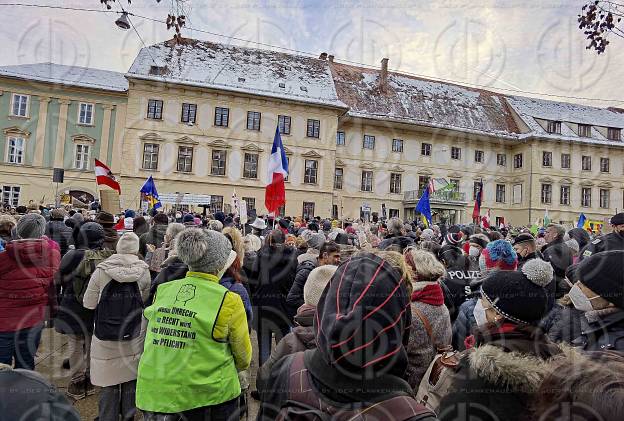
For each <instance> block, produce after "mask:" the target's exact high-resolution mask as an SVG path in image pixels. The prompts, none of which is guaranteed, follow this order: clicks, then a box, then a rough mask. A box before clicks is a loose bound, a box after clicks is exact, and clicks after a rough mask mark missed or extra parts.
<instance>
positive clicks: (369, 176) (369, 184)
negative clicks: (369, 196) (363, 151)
mask: <svg viewBox="0 0 624 421" xmlns="http://www.w3.org/2000/svg"><path fill="white" fill-rule="evenodd" d="M360 188H361V190H362V191H373V172H372V171H362V185H361V186H360Z"/></svg>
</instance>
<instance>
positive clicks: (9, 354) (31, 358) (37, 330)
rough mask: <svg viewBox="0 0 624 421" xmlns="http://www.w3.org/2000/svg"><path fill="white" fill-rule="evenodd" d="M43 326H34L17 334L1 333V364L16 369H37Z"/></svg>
mask: <svg viewBox="0 0 624 421" xmlns="http://www.w3.org/2000/svg"><path fill="white" fill-rule="evenodd" d="M42 329H43V325H38V326H33V327H29V328H26V329H21V330H16V331H15V332H0V363H2V364H7V365H12V364H13V360H15V368H25V369H27V370H34V369H35V354H36V353H37V348H39V342H40V341H41V330H42Z"/></svg>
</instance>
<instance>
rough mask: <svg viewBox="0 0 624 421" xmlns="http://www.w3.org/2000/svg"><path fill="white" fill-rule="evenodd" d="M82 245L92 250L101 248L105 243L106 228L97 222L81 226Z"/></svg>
mask: <svg viewBox="0 0 624 421" xmlns="http://www.w3.org/2000/svg"><path fill="white" fill-rule="evenodd" d="M78 235H79V236H80V243H81V245H82V246H83V247H88V248H90V249H95V248H100V247H102V244H103V243H104V236H105V233H104V227H103V226H102V225H100V224H98V223H97V222H86V223H84V224H82V225H81V226H80V233H79V234H78Z"/></svg>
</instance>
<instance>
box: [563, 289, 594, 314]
mask: <svg viewBox="0 0 624 421" xmlns="http://www.w3.org/2000/svg"><path fill="white" fill-rule="evenodd" d="M568 297H570V300H571V301H572V304H573V305H574V307H575V308H576V309H577V310H579V311H583V312H588V311H592V310H593V309H594V307H593V306H592V303H591V300H593V299H594V298H598V296H596V297H592V298H587V295H585V293H583V291H582V290H581V289H580V288H579V286H578V285H573V286H572V288H570V292H568Z"/></svg>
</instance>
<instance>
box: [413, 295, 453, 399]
mask: <svg viewBox="0 0 624 421" xmlns="http://www.w3.org/2000/svg"><path fill="white" fill-rule="evenodd" d="M411 309H412V325H411V326H410V337H409V343H408V345H407V357H408V366H407V381H408V382H409V384H410V386H412V388H413V389H414V390H418V385H419V384H420V380H421V379H422V376H423V375H424V374H425V372H426V371H427V368H429V364H431V362H432V361H433V359H434V358H435V356H436V354H437V348H439V347H445V346H449V345H451V335H452V331H451V317H450V316H449V311H448V309H447V308H446V306H445V305H441V306H434V305H431V304H425V303H422V302H418V301H413V302H412V304H411ZM414 309H418V310H420V312H421V313H422V314H423V315H424V316H425V317H426V318H427V320H428V321H429V324H430V325H431V333H432V335H433V341H432V338H430V337H429V334H428V333H427V330H426V329H425V326H424V324H423V322H422V320H421V318H420V317H419V316H418V314H417V312H416V311H415V310H414Z"/></svg>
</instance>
